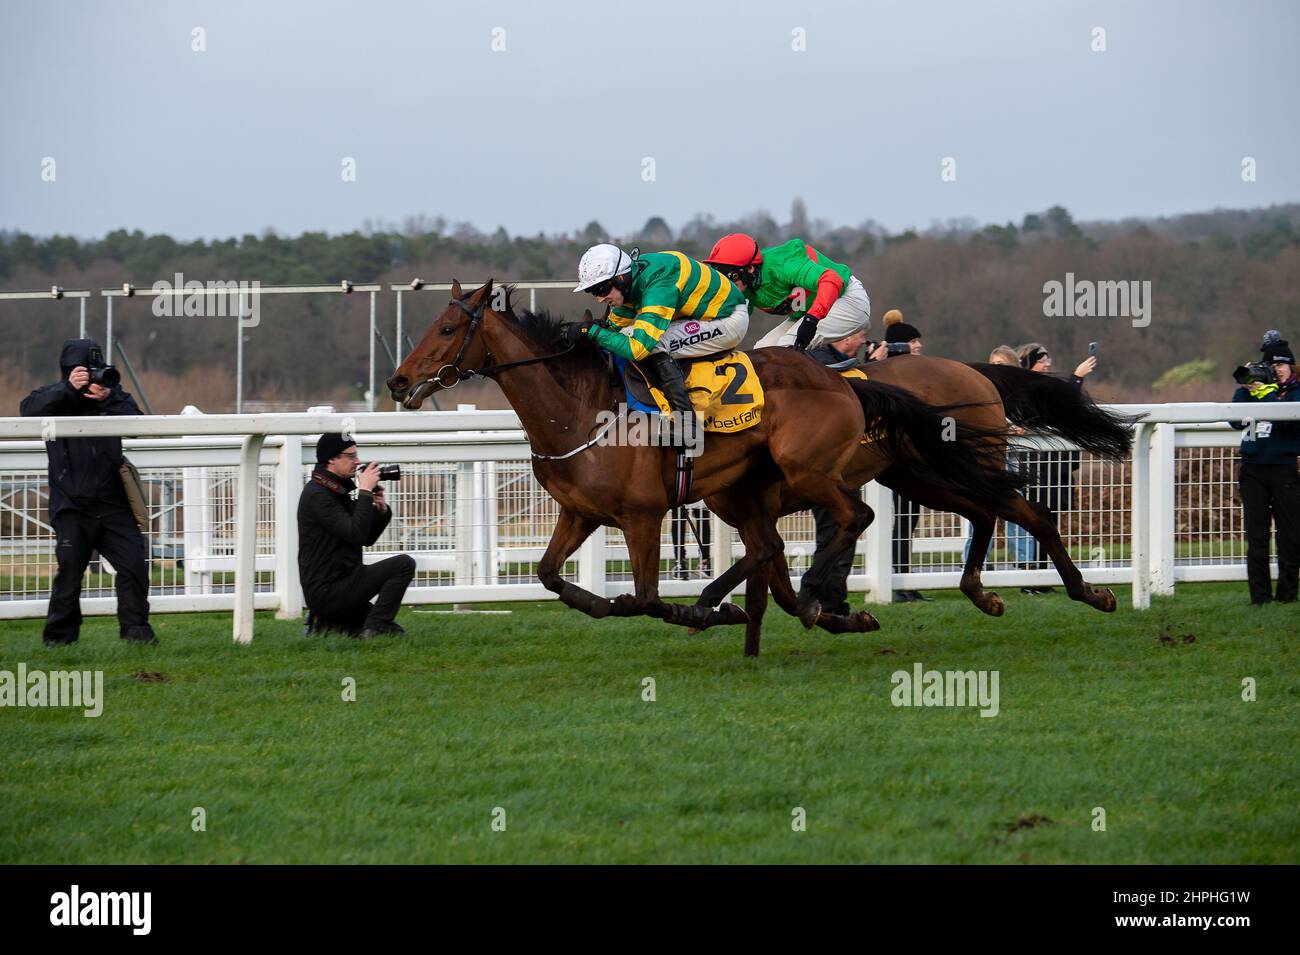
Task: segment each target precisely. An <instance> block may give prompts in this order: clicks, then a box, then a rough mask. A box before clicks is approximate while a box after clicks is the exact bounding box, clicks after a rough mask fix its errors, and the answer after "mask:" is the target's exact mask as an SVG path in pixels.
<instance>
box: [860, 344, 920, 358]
mask: <svg viewBox="0 0 1300 955" xmlns="http://www.w3.org/2000/svg"><path fill="white" fill-rule="evenodd" d="M880 344H881V343H880V342H867V354H868V355H870V354H871V353H872V352H873V351H875V350H876V349H877V348H878V347H880ZM884 344H885V357H886V358H889V357H890V356H891V355H908V354H911V351H912V347H911V346H910V345H908V344H907V342H885V343H884Z"/></svg>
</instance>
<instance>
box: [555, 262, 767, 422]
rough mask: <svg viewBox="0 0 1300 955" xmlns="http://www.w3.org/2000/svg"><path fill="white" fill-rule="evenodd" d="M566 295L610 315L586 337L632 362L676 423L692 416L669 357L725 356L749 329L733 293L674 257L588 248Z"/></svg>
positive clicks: (745, 310)
mask: <svg viewBox="0 0 1300 955" xmlns="http://www.w3.org/2000/svg"><path fill="white" fill-rule="evenodd" d="M574 291H575V292H588V293H590V294H591V295H594V296H595V297H596V300H597V301H598V302H601V303H602V304H604V305H608V306H609V309H610V311H609V316H608V320H607V321H608V324H605V323H595V324H592V325H590V326H588V327H587V328H586V329H585V333H586V334H587V336H588V337H589V338H591V339H592V340H593V341H595V342H596V343H597V344H598V345H600V346H601V347H602V348H604V349H606V350H607V351H610V352H613V353H614V354H615V355H621V356H622V357H623V358H626V359H628V360H630V361H634V362H636V363H637V366H638V367H639V368H641V370H642V371H644V372H645V373H646V377H647V379H648V380H649V381H650V382H651V383H652V384H654V385H656V386H657V387H659V388H660V389H661V390H662V391H663V393H664V396H665V397H666V398H667V399H668V402H669V404H670V405H671V406H672V408H673V410H674V411H675V412H680V413H681V414H682V415H683V418H684V419H686V418H693V410H692V408H691V403H690V399H689V398H688V397H687V394H686V380H685V378H684V377H683V375H682V371H681V369H680V368H679V367H678V366H677V364H676V362H674V360H673V359H675V358H699V357H701V356H703V355H710V354H714V353H717V352H726V351H730V350H731V349H733V348H735V347H736V346H738V345H739V344H740V341H741V339H743V338H744V337H745V332H746V331H748V329H749V306H748V304H747V303H746V301H745V296H744V295H743V294H742V292H741V290H740V289H739V288H737V287H736V285H735V284H734V283H733V282H732V281H731V280H730V279H728V278H727V277H726V276H725V275H723V274H722V273H720V272H718V271H716V270H715V269H711V268H709V267H708V266H707V265H704V264H703V263H701V262H697V261H696V260H695V259H692V258H690V257H688V256H686V255H683V254H682V253H681V252H650V253H647V254H646V255H640V256H638V257H636V258H633V257H632V256H630V255H628V254H627V253H626V252H624V251H623V250H622V249H620V248H619V247H618V246H616V245H610V244H608V243H603V244H601V245H595V246H592V247H591V248H590V249H588V250H587V252H586V253H585V254H584V255H583V256H582V261H581V262H580V263H579V264H578V284H577V286H576V287H575V288H574ZM609 326H613V327H609Z"/></svg>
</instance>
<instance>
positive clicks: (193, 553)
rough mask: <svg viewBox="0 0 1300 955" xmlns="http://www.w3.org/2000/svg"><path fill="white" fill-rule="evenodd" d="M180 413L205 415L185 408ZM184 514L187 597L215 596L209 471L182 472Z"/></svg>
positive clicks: (183, 469) (205, 469)
mask: <svg viewBox="0 0 1300 955" xmlns="http://www.w3.org/2000/svg"><path fill="white" fill-rule="evenodd" d="M181 414H186V415H201V414H203V412H202V411H200V410H199V409H198V408H196V407H194V406H193V405H186V406H185V409H184V410H183V411H182V412H181ZM181 475H182V478H181V495H182V499H181V515H182V520H183V521H184V522H185V531H184V538H183V541H184V544H183V546H184V551H185V594H186V596H189V595H191V594H210V593H212V574H211V572H210V571H209V570H208V561H209V559H210V558H211V557H212V496H211V494H210V493H209V491H210V488H209V486H208V480H209V477H208V469H207V468H203V467H200V468H182V469H181Z"/></svg>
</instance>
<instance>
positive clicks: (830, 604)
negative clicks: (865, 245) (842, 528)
mask: <svg viewBox="0 0 1300 955" xmlns="http://www.w3.org/2000/svg"><path fill="white" fill-rule="evenodd" d="M866 343H867V330H866V329H865V328H860V329H858V330H857V331H855V332H853V334H851V335H848V336H846V337H844V338H841V339H839V340H838V341H834V342H827V343H825V344H822V345H819V346H818V347H816V348H812V349H809V351H808V355H809V356H810V357H812V358H814V359H816V360H817V361H819V362H821V363H822V364H823V365H828V366H830V367H833V368H835V369H836V370H837V371H844V370H846V369H849V368H860V367H862V364H863V362H862V360H861V359H860V358H859V357H858V352H859V351H861V349H862V346H863V345H865V344H866ZM812 515H813V523H814V525H815V526H816V528H817V551H818V552H821V551H824V550H825V549H826V548H827V547H829V546H830V542H831V538H833V537H834V536H835V532H836V531H838V530H839V524H838V522H836V520H835V518H834V516H833V515H832V514H831V512H830V511H828V510H827V509H826V508H824V507H814V508H812ZM853 558H854V551H853V550H850V551H849V552H848V553H846V554H844V555H843V556H842V557H840V559H839V560H838V561H837V562H836V563H834V564H832V565H831V566H830V568H828V570H827V574H826V579H825V580H823V581H822V585H821V588H820V589H819V590H818V592H817V599H818V600H820V601H821V605H822V610H823V611H824V612H825V613H832V614H838V615H840V616H847V615H848V614H850V613H852V612H853V610H852V608H851V607H850V606H849V574H850V573H852V571H853ZM813 559H814V560H815V559H816V554H814V555H813Z"/></svg>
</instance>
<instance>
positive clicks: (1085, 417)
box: [970, 362, 1142, 458]
mask: <svg viewBox="0 0 1300 955" xmlns="http://www.w3.org/2000/svg"><path fill="white" fill-rule="evenodd" d="M970 367H971V368H974V369H975V370H976V371H978V372H979V373H980V374H981V375H983V376H984V377H985V378H987V379H988V380H989V381H991V382H992V383H993V387H995V388H997V390H998V394H999V395H1001V396H1002V406H1003V407H1004V408H1005V409H1006V415H1007V419H1008V420H1009V421H1011V423H1012V424H1016V425H1019V426H1020V427H1022V428H1024V429H1025V430H1026V431H1029V432H1031V433H1035V434H1050V435H1055V436H1057V437H1059V438H1064V439H1065V440H1067V441H1070V442H1073V443H1074V444H1075V445H1077V446H1078V447H1080V448H1082V449H1083V450H1084V451H1091V452H1092V453H1093V454H1098V455H1101V456H1102V457H1105V458H1124V457H1127V456H1128V455H1129V452H1130V451H1131V450H1132V447H1133V430H1132V427H1133V423H1134V422H1136V421H1138V420H1139V419H1140V418H1141V417H1142V416H1141V415H1137V416H1131V415H1122V414H1118V413H1116V412H1113V411H1107V410H1106V409H1105V408H1102V407H1100V406H1098V405H1097V404H1096V403H1095V402H1094V401H1093V400H1092V399H1091V398H1089V397H1088V396H1087V395H1086V394H1084V392H1083V389H1082V388H1079V387H1076V386H1075V385H1073V384H1071V383H1070V382H1068V381H1064V380H1062V379H1060V378H1056V377H1053V376H1052V375H1045V374H1042V373H1041V372H1037V371H1030V370H1028V369H1027V368H1020V367H1018V366H1016V365H989V364H983V363H978V362H971V363H970Z"/></svg>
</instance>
